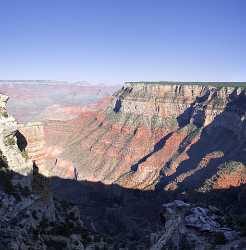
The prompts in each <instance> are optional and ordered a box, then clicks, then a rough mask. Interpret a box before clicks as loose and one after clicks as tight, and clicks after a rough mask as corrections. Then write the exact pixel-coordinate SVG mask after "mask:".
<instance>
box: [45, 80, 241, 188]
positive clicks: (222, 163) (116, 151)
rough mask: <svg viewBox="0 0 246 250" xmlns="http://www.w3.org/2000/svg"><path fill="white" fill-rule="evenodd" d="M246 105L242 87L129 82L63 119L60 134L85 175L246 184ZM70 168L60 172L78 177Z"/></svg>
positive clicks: (125, 182) (132, 181) (152, 182)
mask: <svg viewBox="0 0 246 250" xmlns="http://www.w3.org/2000/svg"><path fill="white" fill-rule="evenodd" d="M245 111H246V96H245V89H244V88H243V87H235V86H229V85H228V87H226V86H220V85H215V84H200V85H199V84H189V83H187V84H174V83H162V84H158V83H156V84H155V83H152V84H148V83H126V84H125V86H124V87H123V88H122V89H121V90H119V91H118V92H116V93H115V95H114V99H113V100H112V102H111V104H110V105H109V106H108V107H107V108H106V109H105V110H104V111H100V112H94V113H93V114H92V113H91V114H89V115H88V114H86V115H83V114H82V115H81V116H80V118H79V119H76V120H73V121H71V122H67V123H63V124H61V123H60V124H59V128H60V133H59V136H58V135H57V136H56V138H57V140H56V141H57V145H61V147H62V153H61V155H62V157H63V159H64V160H67V161H70V162H72V163H73V167H76V168H77V170H78V172H79V178H80V179H87V180H92V181H103V182H105V183H118V184H120V185H122V186H125V187H130V188H140V189H153V188H162V189H163V188H164V189H166V190H170V189H177V188H178V189H180V190H183V189H185V190H187V189H189V188H192V189H194V188H196V189H201V190H208V189H211V188H220V187H223V188H227V187H229V186H230V185H235V186H238V185H240V184H242V183H245V160H246V159H245V156H244V154H243V151H244V147H245V142H246V141H245V135H246V132H245V131H246V130H245ZM71 125H72V126H73V127H74V129H72V127H71ZM46 130H48V131H49V135H51V134H52V133H51V132H52V131H54V132H57V129H56V128H54V129H52V128H51V127H49V126H47V127H46ZM62 131H65V134H66V136H65V137H64V138H65V140H64V139H63V137H62V134H63V132H62ZM51 141H52V140H51V139H50V144H52V142H51ZM64 167H65V166H64ZM73 167H72V168H73ZM72 168H71V169H72ZM67 170H68V169H66V167H65V169H63V170H58V171H59V172H60V173H63V174H64V175H66V176H67V177H68V176H69V175H70V177H73V171H67ZM231 172H235V175H234V176H235V178H236V180H235V178H233V181H232V180H230V178H228V176H229V175H230V173H231ZM228 173H229V175H228ZM53 174H55V172H53ZM221 183H223V185H222V184H221Z"/></svg>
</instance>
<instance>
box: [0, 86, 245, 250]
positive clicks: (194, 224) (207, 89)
mask: <svg viewBox="0 0 246 250" xmlns="http://www.w3.org/2000/svg"><path fill="white" fill-rule="evenodd" d="M245 89H246V84H244V83H185V82H184V83H182V82H151V83H150V82H129V83H125V84H124V86H123V87H122V88H121V89H119V90H117V91H116V92H115V93H114V94H113V96H110V95H108V96H103V98H101V99H100V100H99V101H97V100H95V102H93V103H90V104H87V105H85V106H79V105H78V106H77V107H78V109H79V112H78V113H76V115H75V116H69V115H68V116H67V117H66V119H64V109H63V111H62V112H63V113H62V115H60V113H59V115H58V116H57V114H56V113H57V111H56V110H57V109H53V108H49V112H50V114H49V116H43V115H42V117H43V118H44V119H40V121H37V120H36V119H34V120H32V119H31V121H29V122H26V121H27V120H26V119H27V118H28V117H30V116H29V114H27V115H26V118H25V119H24V120H22V121H21V123H20V122H16V120H15V119H14V117H13V116H11V115H10V114H9V113H8V112H7V110H6V103H7V100H8V97H7V96H6V95H0V108H1V117H0V129H1V131H2V133H1V138H0V139H1V140H0V150H1V157H0V158H1V168H0V173H1V176H2V175H4V179H5V180H6V181H7V182H6V181H5V182H3V179H1V180H2V181H1V183H0V199H1V202H2V204H5V205H4V206H3V207H0V214H1V216H0V226H1V227H0V230H1V235H2V236H1V237H0V244H4V245H5V246H8V247H9V248H7V249H28V247H31V249H88V250H89V249H132V250H135V249H137V250H140V249H185V247H186V248H187V249H221V250H222V249H230V248H233V249H237V250H239V249H246V240H245V232H246V231H245V228H246V227H245V226H246V225H245V223H244V221H245V220H244V218H245V212H244V206H245V202H246V189H245V184H246V167H245V160H246V158H245V146H246V133H245V131H246V130H245V126H246V121H245V113H246V95H245ZM2 92H3V91H2ZM67 109H68V112H70V110H69V107H68V106H67V107H66V110H67ZM26 111H28V109H27V110H26ZM22 112H24V111H22ZM38 112H39V114H41V113H40V111H38ZM53 112H54V113H53ZM52 114H54V116H53V117H52ZM19 115H20V114H19ZM36 117H37V116H36ZM49 117H52V119H50V118H49ZM57 117H58V119H57ZM20 120H21V119H20ZM33 162H35V163H33ZM37 169H38V170H37ZM10 173H11V174H10ZM7 177H8V178H7ZM6 183H7V184H6ZM10 187H11V188H10ZM9 189H11V190H12V191H11V192H10V190H9ZM65 201H66V202H65ZM6 211H7V212H6ZM5 213H6V214H7V216H6V219H4V216H3V214H5ZM16 215H18V216H16ZM22 215H23V216H22ZM10 222H11V223H10ZM54 222H55V223H54ZM6 223H7V224H8V223H9V225H8V226H7V227H6ZM66 225H69V227H67V226H66ZM20 228H22V229H20ZM18 232H19V233H18ZM10 235H12V236H11V237H10ZM17 235H18V237H17ZM27 235H29V236H27ZM35 237H36V238H35ZM15 238H16V239H15ZM34 238H35V239H38V240H35V241H34V240H33V239H34ZM3 242H4V243H3ZM12 243H13V244H12ZM0 246H2V245H0ZM11 247H12V248H11ZM14 247H15V248H14ZM52 247H53V248H52Z"/></svg>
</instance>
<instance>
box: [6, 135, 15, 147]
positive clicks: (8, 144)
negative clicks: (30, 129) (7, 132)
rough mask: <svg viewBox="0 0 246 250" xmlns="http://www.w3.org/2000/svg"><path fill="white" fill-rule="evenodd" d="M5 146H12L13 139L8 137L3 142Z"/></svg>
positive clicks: (13, 143)
mask: <svg viewBox="0 0 246 250" xmlns="http://www.w3.org/2000/svg"><path fill="white" fill-rule="evenodd" d="M4 144H5V146H13V145H15V139H14V137H10V136H8V137H7V138H6V139H5V141H4Z"/></svg>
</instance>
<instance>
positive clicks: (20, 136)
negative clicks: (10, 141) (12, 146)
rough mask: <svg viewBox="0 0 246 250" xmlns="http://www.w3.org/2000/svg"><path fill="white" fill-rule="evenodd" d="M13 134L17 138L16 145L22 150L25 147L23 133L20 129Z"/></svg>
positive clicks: (25, 141)
mask: <svg viewBox="0 0 246 250" xmlns="http://www.w3.org/2000/svg"><path fill="white" fill-rule="evenodd" d="M15 136H16V138H17V146H18V148H19V149H20V151H23V150H25V149H26V147H27V140H26V138H25V137H24V135H23V134H22V133H21V132H20V131H18V130H17V131H16V133H15Z"/></svg>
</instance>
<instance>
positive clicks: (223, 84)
mask: <svg viewBox="0 0 246 250" xmlns="http://www.w3.org/2000/svg"><path fill="white" fill-rule="evenodd" d="M125 84H160V85H170V84H175V85H203V86H215V87H246V82H203V81H193V82H186V81H184V82H182V81H137V82H129V81H128V82H125Z"/></svg>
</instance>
